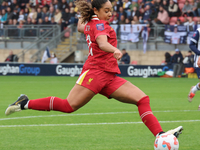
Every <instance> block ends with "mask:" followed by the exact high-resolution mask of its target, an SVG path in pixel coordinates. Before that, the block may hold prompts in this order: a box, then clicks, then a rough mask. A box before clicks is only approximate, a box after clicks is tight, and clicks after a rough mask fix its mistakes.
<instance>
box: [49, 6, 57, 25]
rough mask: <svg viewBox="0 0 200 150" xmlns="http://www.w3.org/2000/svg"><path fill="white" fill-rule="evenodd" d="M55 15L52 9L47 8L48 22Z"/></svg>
mask: <svg viewBox="0 0 200 150" xmlns="http://www.w3.org/2000/svg"><path fill="white" fill-rule="evenodd" d="M54 15H55V13H54V7H52V6H51V7H50V8H49V13H48V17H49V21H51V18H52V17H54Z"/></svg>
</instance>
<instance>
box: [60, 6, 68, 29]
mask: <svg viewBox="0 0 200 150" xmlns="http://www.w3.org/2000/svg"><path fill="white" fill-rule="evenodd" d="M69 24H70V14H69V8H65V12H64V13H63V15H62V26H61V29H62V31H63V30H64V28H66V27H67V26H68V25H69Z"/></svg>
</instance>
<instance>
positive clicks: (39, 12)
mask: <svg viewBox="0 0 200 150" xmlns="http://www.w3.org/2000/svg"><path fill="white" fill-rule="evenodd" d="M40 18H42V10H41V8H40V7H38V8H37V18H36V20H37V21H38V20H39V19H40Z"/></svg>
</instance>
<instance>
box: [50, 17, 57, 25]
mask: <svg viewBox="0 0 200 150" xmlns="http://www.w3.org/2000/svg"><path fill="white" fill-rule="evenodd" d="M50 24H52V25H55V24H57V23H56V22H55V19H54V17H52V18H51V22H50Z"/></svg>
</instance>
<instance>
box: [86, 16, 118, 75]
mask: <svg viewBox="0 0 200 150" xmlns="http://www.w3.org/2000/svg"><path fill="white" fill-rule="evenodd" d="M84 34H85V36H86V41H87V44H88V48H89V54H88V59H87V60H86V62H85V64H84V66H83V70H88V69H98V70H103V71H106V72H112V73H116V74H120V73H121V72H120V70H119V67H118V63H117V59H115V58H114V56H113V53H109V52H105V51H103V50H101V49H100V48H99V46H98V44H97V42H96V38H97V37H98V36H99V35H107V37H108V42H109V43H110V44H111V45H112V46H114V47H117V38H116V33H115V31H114V30H113V28H112V27H111V26H109V23H108V22H107V21H104V20H99V19H98V18H97V17H95V16H93V18H92V20H91V21H89V22H88V23H87V24H86V25H85V29H84Z"/></svg>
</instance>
